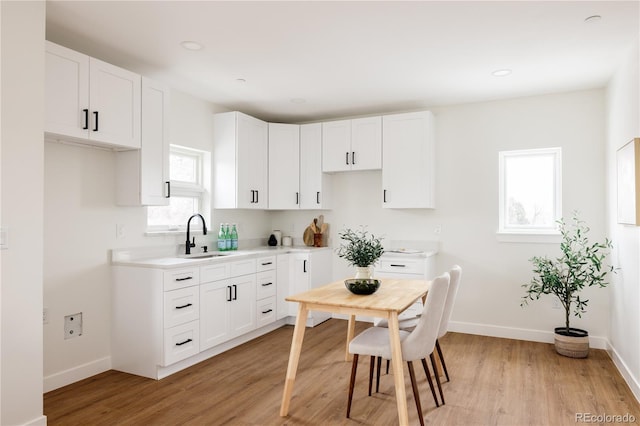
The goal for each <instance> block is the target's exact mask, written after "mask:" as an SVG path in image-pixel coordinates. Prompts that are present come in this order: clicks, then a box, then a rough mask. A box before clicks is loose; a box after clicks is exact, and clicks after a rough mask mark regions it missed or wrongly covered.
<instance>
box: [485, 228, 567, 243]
mask: <svg viewBox="0 0 640 426" xmlns="http://www.w3.org/2000/svg"><path fill="white" fill-rule="evenodd" d="M496 239H497V240H498V241H499V242H501V243H532V244H559V243H560V242H561V241H562V235H561V234H560V233H559V232H505V231H500V232H498V233H497V234H496Z"/></svg>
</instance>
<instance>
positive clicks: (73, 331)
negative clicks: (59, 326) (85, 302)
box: [64, 312, 82, 340]
mask: <svg viewBox="0 0 640 426" xmlns="http://www.w3.org/2000/svg"><path fill="white" fill-rule="evenodd" d="M78 336H82V312H78V313H77V314H73V315H67V316H66V317H64V339H65V340H67V339H73V338H74V337H78Z"/></svg>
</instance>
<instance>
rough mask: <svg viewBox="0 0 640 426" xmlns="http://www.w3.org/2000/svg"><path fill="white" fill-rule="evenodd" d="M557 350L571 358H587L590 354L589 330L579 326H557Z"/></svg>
mask: <svg viewBox="0 0 640 426" xmlns="http://www.w3.org/2000/svg"><path fill="white" fill-rule="evenodd" d="M555 345H556V352H558V353H559V354H560V355H564V356H568V357H570V358H586V357H587V356H589V332H587V331H586V330H581V329H579V328H569V333H567V329H566V327H556V329H555Z"/></svg>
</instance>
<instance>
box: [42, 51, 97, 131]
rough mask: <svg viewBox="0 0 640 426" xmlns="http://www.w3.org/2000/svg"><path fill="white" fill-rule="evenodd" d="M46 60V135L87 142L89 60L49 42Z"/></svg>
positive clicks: (85, 56)
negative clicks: (62, 136) (69, 137)
mask: <svg viewBox="0 0 640 426" xmlns="http://www.w3.org/2000/svg"><path fill="white" fill-rule="evenodd" d="M45 58H46V59H45V71H46V72H45V78H46V80H45V119H44V131H45V132H48V133H54V134H57V135H64V136H71V137H74V138H83V139H86V138H87V137H88V134H89V130H88V129H89V123H88V119H89V57H88V56H87V55H83V54H81V53H78V52H76V51H73V50H71V49H67V48H66V47H62V46H59V45H57V44H55V43H51V42H49V41H47V42H46V55H45Z"/></svg>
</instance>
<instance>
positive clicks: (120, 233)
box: [116, 223, 125, 240]
mask: <svg viewBox="0 0 640 426" xmlns="http://www.w3.org/2000/svg"><path fill="white" fill-rule="evenodd" d="M124 231H125V229H124V225H123V224H121V223H118V224H116V239H117V240H121V239H123V238H124Z"/></svg>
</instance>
